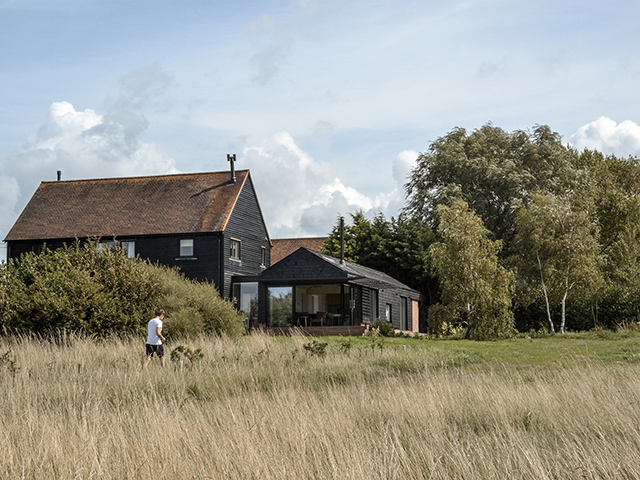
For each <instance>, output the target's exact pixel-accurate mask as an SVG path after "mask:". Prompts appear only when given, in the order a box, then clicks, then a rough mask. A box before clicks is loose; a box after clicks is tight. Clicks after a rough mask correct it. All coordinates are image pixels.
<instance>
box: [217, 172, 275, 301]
mask: <svg viewBox="0 0 640 480" xmlns="http://www.w3.org/2000/svg"><path fill="white" fill-rule="evenodd" d="M232 239H236V240H240V260H239V261H238V260H234V259H231V258H230V248H231V240H232ZM223 241H224V247H223V250H222V257H221V262H222V265H223V266H224V267H223V276H224V289H221V293H222V295H223V296H225V297H229V296H230V288H231V277H232V276H233V275H257V274H259V273H260V272H262V271H263V270H264V269H265V268H266V267H268V266H269V265H270V257H271V245H270V243H269V238H268V233H267V229H266V227H265V225H264V221H263V219H262V214H261V212H260V206H259V204H258V198H257V196H256V193H255V190H254V188H253V183H252V182H251V177H249V178H247V181H246V182H245V185H244V188H243V189H242V191H241V192H240V195H239V197H238V201H237V202H236V204H235V207H234V208H233V212H231V216H230V218H229V221H228V223H227V226H226V228H225V231H224V239H223ZM263 248H264V250H265V257H266V258H265V264H264V265H263V264H262V262H261V258H262V250H263Z"/></svg>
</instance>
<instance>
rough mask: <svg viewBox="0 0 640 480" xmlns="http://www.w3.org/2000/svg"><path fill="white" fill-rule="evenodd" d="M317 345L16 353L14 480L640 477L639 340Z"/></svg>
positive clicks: (253, 343)
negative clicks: (163, 353)
mask: <svg viewBox="0 0 640 480" xmlns="http://www.w3.org/2000/svg"><path fill="white" fill-rule="evenodd" d="M316 342H317V343H315V344H314V343H313V340H312V339H310V338H307V337H302V336H293V337H286V338H285V337H267V336H263V335H255V336H249V337H242V338H238V339H230V338H215V337H201V338H195V339H192V340H189V341H187V340H185V341H181V342H176V343H175V344H172V343H170V344H169V345H168V347H167V348H168V353H169V352H170V351H171V349H172V348H175V347H177V346H178V344H180V345H182V346H184V347H186V348H189V349H192V350H196V349H201V351H202V358H195V359H194V360H193V361H190V360H189V359H187V358H184V357H183V364H182V368H180V366H179V365H180V364H179V363H177V362H171V361H170V360H169V358H168V357H167V368H165V369H161V368H160V366H159V363H158V362H157V359H154V362H152V364H151V366H150V367H149V369H148V370H146V371H145V370H143V369H142V361H143V356H144V353H143V352H144V339H140V338H125V339H112V340H103V341H95V340H91V339H87V338H78V337H75V336H61V337H57V338H56V339H53V340H51V339H50V340H42V339H37V338H32V337H4V338H0V412H1V415H0V431H2V435H0V452H2V454H1V455H0V478H3V479H44V478H46V479H146V478H149V479H150V478H154V479H206V478H210V479H228V478H230V479H253V478H255V479H289V478H291V479H294V478H295V479H337V478H339V479H501V480H502V479H505V478H518V479H585V478H586V479H614V478H615V479H625V478H626V479H637V478H640V409H639V408H638V399H639V398H640V335H638V334H637V333H635V332H622V333H611V332H599V333H598V332H595V333H589V334H570V335H565V336H555V337H544V338H526V337H521V338H515V339H511V340H504V341H500V342H472V341H464V340H426V339H414V338H389V339H385V340H384V343H382V344H378V345H374V344H373V343H372V341H371V340H370V339H367V338H357V339H352V340H345V339H341V338H336V337H331V338H320V339H316ZM322 342H326V343H327V346H326V347H322Z"/></svg>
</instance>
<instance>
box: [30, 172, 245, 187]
mask: <svg viewBox="0 0 640 480" xmlns="http://www.w3.org/2000/svg"><path fill="white" fill-rule="evenodd" d="M248 171H249V169H248V168H244V169H241V170H236V171H235V172H236V174H237V173H244V172H248ZM205 175H230V171H229V170H220V171H216V172H194V173H186V172H180V173H163V174H160V175H132V176H129V177H108V178H78V179H75V180H43V181H42V182H40V183H41V184H59V183H67V184H69V183H89V182H100V183H105V182H113V181H120V180H145V179H149V178H168V177H173V178H177V177H196V176H205Z"/></svg>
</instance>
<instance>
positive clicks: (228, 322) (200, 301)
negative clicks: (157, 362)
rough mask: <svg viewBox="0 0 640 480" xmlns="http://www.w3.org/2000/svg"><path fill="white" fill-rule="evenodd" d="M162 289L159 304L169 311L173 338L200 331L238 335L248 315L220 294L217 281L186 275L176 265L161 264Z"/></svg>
mask: <svg viewBox="0 0 640 480" xmlns="http://www.w3.org/2000/svg"><path fill="white" fill-rule="evenodd" d="M159 275H160V279H161V285H162V292H161V295H160V297H159V299H158V304H159V305H162V306H163V308H164V310H165V312H166V321H165V325H164V329H166V330H164V331H165V332H166V334H167V335H169V338H183V337H190V336H194V335H197V334H199V333H202V332H205V333H211V334H215V335H223V334H224V335H230V336H238V335H241V334H242V333H244V317H243V315H242V314H241V313H240V312H238V311H237V310H236V309H235V307H234V306H233V303H232V302H231V301H229V300H225V299H224V298H222V297H221V296H220V293H219V292H218V290H217V289H216V287H215V285H213V284H212V283H207V282H197V281H194V280H189V279H187V278H185V277H184V275H183V274H182V273H180V272H179V271H178V270H176V269H169V268H164V267H160V273H159Z"/></svg>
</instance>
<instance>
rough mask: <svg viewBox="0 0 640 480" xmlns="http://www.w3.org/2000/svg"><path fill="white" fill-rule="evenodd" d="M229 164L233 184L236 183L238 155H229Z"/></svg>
mask: <svg viewBox="0 0 640 480" xmlns="http://www.w3.org/2000/svg"><path fill="white" fill-rule="evenodd" d="M227 162H229V163H230V164H231V183H236V166H235V163H236V154H235V153H234V154H233V155H232V154H227Z"/></svg>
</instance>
